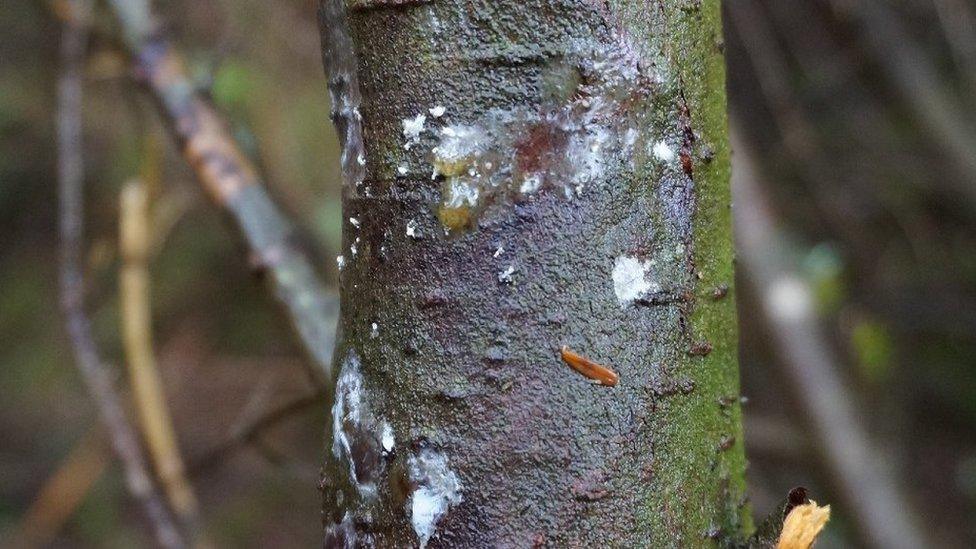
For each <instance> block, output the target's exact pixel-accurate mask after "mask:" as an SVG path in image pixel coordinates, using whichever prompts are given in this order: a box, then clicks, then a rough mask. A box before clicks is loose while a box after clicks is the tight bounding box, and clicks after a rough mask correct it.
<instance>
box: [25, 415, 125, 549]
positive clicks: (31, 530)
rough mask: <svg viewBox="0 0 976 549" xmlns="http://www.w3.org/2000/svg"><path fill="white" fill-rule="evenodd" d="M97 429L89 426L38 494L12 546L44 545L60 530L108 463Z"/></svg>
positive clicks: (101, 438)
mask: <svg viewBox="0 0 976 549" xmlns="http://www.w3.org/2000/svg"><path fill="white" fill-rule="evenodd" d="M103 438H104V437H103V436H102V435H101V433H100V432H99V430H98V429H89V431H88V433H86V434H85V436H83V437H82V439H81V440H80V441H78V443H77V444H75V447H74V448H72V450H71V452H70V453H69V454H68V456H67V457H65V458H64V461H62V462H61V465H59V466H58V469H57V470H56V471H55V472H54V474H52V475H51V476H50V477H49V478H48V479H47V481H46V482H45V483H44V486H42V487H41V489H40V490H39V491H38V493H37V497H35V498H34V501H33V503H31V506H30V508H29V509H28V510H27V512H26V513H24V517H23V519H22V520H21V522H20V525H19V526H18V528H17V533H16V534H15V539H14V540H13V543H11V544H10V546H11V547H43V546H46V545H48V544H49V543H51V540H53V539H54V537H55V536H56V535H57V534H58V532H59V531H61V527H62V526H63V525H64V522H65V521H66V520H68V518H69V517H70V516H71V514H72V513H74V511H75V509H77V508H78V505H79V504H80V503H81V502H82V501H83V500H84V499H85V495H86V494H88V491H89V490H91V487H92V486H94V484H95V482H96V481H98V479H99V478H101V476H102V474H103V473H104V472H105V469H106V467H107V466H108V463H109V455H108V449H107V448H105V441H104V440H103Z"/></svg>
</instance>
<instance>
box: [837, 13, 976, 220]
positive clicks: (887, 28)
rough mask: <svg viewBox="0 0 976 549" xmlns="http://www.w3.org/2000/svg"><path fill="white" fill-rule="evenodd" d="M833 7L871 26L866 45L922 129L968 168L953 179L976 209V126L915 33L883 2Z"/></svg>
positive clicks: (957, 189) (960, 164)
mask: <svg viewBox="0 0 976 549" xmlns="http://www.w3.org/2000/svg"><path fill="white" fill-rule="evenodd" d="M830 3H831V5H832V6H833V7H834V10H835V11H836V12H837V13H838V14H839V15H840V16H842V17H847V18H850V19H852V20H854V21H856V22H857V23H860V24H861V25H862V26H864V27H866V28H868V29H870V31H869V32H864V33H863V36H864V39H865V42H866V44H867V48H868V49H869V51H870V53H871V54H873V56H874V58H875V59H876V60H877V62H878V63H879V64H880V66H881V67H882V68H883V69H884V70H885V72H886V73H887V74H888V76H889V78H890V79H891V83H892V84H893V85H894V89H895V90H896V91H897V92H898V93H899V94H900V95H901V97H902V99H903V100H904V101H905V103H906V105H908V107H910V108H911V109H912V111H913V112H914V114H915V116H916V118H917V119H918V121H919V122H920V123H921V125H922V127H923V129H924V130H925V131H927V132H928V133H929V134H930V135H931V136H933V137H934V138H935V139H936V140H937V141H938V142H939V144H940V146H941V149H942V150H943V151H944V152H945V153H946V155H947V156H949V157H950V158H952V159H953V160H954V161H955V163H956V164H957V165H958V166H959V168H961V169H962V170H965V173H966V175H967V176H968V177H966V178H950V181H949V182H950V183H955V189H956V191H957V192H958V194H959V196H960V197H962V198H964V199H966V201H967V204H968V206H969V207H970V209H973V208H976V186H973V185H971V184H970V183H969V182H970V180H971V179H972V177H973V176H974V175H976V155H974V154H973V151H974V150H976V131H974V130H973V126H972V121H971V120H967V118H966V117H965V116H964V114H965V113H966V112H967V109H966V108H965V106H964V105H963V104H962V103H961V102H960V101H958V98H957V97H956V96H954V94H953V93H951V90H950V86H949V85H948V84H947V83H946V82H945V81H943V79H942V78H941V77H940V76H939V74H938V73H937V72H936V70H935V69H934V68H933V63H932V62H931V61H930V60H928V59H926V58H925V57H924V56H923V55H922V53H921V52H922V51H923V49H922V48H921V47H919V46H918V45H917V44H915V43H914V40H913V39H912V37H911V33H909V32H908V31H906V30H905V28H904V25H903V24H902V22H901V21H900V20H899V19H898V18H897V17H896V16H895V15H894V14H893V13H892V12H891V10H890V8H889V7H888V6H887V5H886V3H884V2H878V1H873V0H872V1H865V0H831V2H830Z"/></svg>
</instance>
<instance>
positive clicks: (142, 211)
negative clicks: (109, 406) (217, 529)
mask: <svg viewBox="0 0 976 549" xmlns="http://www.w3.org/2000/svg"><path fill="white" fill-rule="evenodd" d="M119 212H120V219H119V249H120V252H121V255H122V267H121V272H120V274H119V297H120V301H121V304H122V317H121V323H122V339H123V344H124V348H125V354H126V359H127V360H126V362H127V364H128V367H129V383H130V384H131V386H132V394H133V397H134V401H135V405H136V410H137V411H138V413H139V421H140V424H141V426H142V434H143V437H144V439H145V442H146V447H147V449H148V450H149V455H150V457H151V458H152V461H153V464H154V465H155V466H156V474H157V476H158V478H159V480H160V483H161V484H162V486H163V489H164V490H165V492H166V496H167V498H168V499H169V502H170V506H171V507H172V508H173V510H174V511H175V512H176V515H177V516H178V517H179V518H180V520H181V521H182V522H183V523H184V524H185V525H186V526H188V527H189V528H190V530H191V532H194V533H197V532H199V530H200V520H199V506H198V504H197V499H196V496H195V495H194V494H193V488H192V487H191V486H190V483H189V482H188V481H187V479H186V475H185V474H184V471H183V460H182V459H181V458H180V451H179V448H178V445H177V442H176V433H175V432H174V430H173V421H172V418H171V416H170V413H169V407H168V406H167V405H166V395H165V394H164V392H163V385H162V380H161V379H160V376H159V370H158V369H157V367H156V360H155V357H154V355H153V348H152V326H151V314H150V305H149V265H148V262H149V257H148V256H149V250H150V246H151V244H150V241H151V238H150V223H149V197H148V192H147V190H146V187H145V185H144V184H143V183H142V182H140V181H138V180H135V181H130V182H129V183H127V184H126V185H125V186H124V187H123V188H122V194H121V196H120V200H119ZM195 537H196V536H195Z"/></svg>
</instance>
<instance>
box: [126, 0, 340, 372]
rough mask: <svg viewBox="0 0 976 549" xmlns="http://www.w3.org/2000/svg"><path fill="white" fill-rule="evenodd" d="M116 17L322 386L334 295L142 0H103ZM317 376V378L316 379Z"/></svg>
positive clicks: (189, 155)
mask: <svg viewBox="0 0 976 549" xmlns="http://www.w3.org/2000/svg"><path fill="white" fill-rule="evenodd" d="M108 4H109V6H111V8H112V10H113V11H114V13H115V15H116V16H117V17H118V20H119V22H120V23H121V25H122V30H123V33H124V35H125V36H124V38H125V44H126V47H127V48H128V49H129V53H130V54H131V56H132V61H133V63H134V65H135V70H136V73H137V75H138V77H139V78H140V79H141V80H142V81H144V82H145V84H146V86H147V88H148V90H149V92H150V93H151V94H152V96H153V98H154V99H155V100H156V103H157V104H158V106H159V108H160V111H161V113H162V115H163V117H164V118H165V119H166V121H167V122H168V125H169V127H170V129H171V130H172V132H173V134H174V135H175V137H176V140H177V142H178V143H179V145H180V147H181V148H182V150H183V155H184V156H185V157H186V160H187V162H189V164H190V166H191V167H192V168H193V169H194V171H195V172H196V174H197V177H198V178H199V180H200V182H201V183H202V184H203V186H204V188H205V189H206V190H207V192H208V193H209V194H210V196H211V198H212V199H213V200H214V201H215V202H216V203H217V204H218V205H220V206H221V207H223V208H224V209H226V210H227V211H228V212H229V213H230V215H231V216H232V217H233V219H234V221H235V223H236V224H237V227H238V229H239V230H240V231H241V233H242V235H243V237H244V239H245V241H246V242H247V245H248V246H249V248H250V251H251V258H252V261H253V263H254V264H255V266H256V267H259V268H261V269H264V270H265V271H266V272H267V273H268V275H269V279H270V284H271V286H272V288H273V290H274V293H275V295H276V296H277V298H278V300H279V301H280V302H281V303H282V304H283V305H284V307H285V309H286V310H287V312H288V314H289V316H290V318H291V320H292V321H293V323H294V325H295V328H296V329H297V331H298V334H299V336H300V338H301V340H302V343H303V344H304V346H305V349H306V350H307V351H308V353H309V354H310V355H311V358H312V359H313V360H314V361H315V363H316V365H317V366H319V367H320V370H314V371H310V375H311V377H312V380H313V383H314V384H315V385H316V386H322V385H323V381H324V380H328V379H330V378H331V358H332V357H331V354H332V348H333V345H334V342H335V333H334V331H335V319H336V318H337V308H338V306H337V302H336V300H335V298H334V297H332V295H331V294H330V293H329V292H327V291H326V289H325V287H324V286H323V285H322V283H321V281H320V280H319V278H318V275H317V274H316V272H315V269H314V268H313V266H312V263H311V261H310V260H309V258H308V256H307V254H306V253H305V251H304V250H302V249H301V248H300V247H299V246H298V245H297V244H296V243H295V241H294V240H295V239H294V237H293V232H294V227H293V226H292V224H291V222H290V221H289V220H288V219H287V218H286V217H285V216H284V215H283V214H282V213H281V212H280V211H279V209H278V207H277V206H276V205H275V203H274V202H273V201H272V200H271V198H270V197H269V196H268V193H267V191H266V190H265V186H264V184H263V182H262V181H261V178H260V177H259V176H258V174H257V171H256V170H255V168H254V166H253V165H252V164H251V162H250V161H249V160H248V159H247V157H245V155H244V154H243V153H242V152H241V151H240V149H239V147H238V146H237V145H236V143H235V142H234V139H233V137H232V136H231V135H230V133H229V132H228V131H227V129H226V127H225V124H224V123H223V121H222V120H221V119H220V116H219V115H218V113H217V112H216V110H214V108H213V107H212V106H211V105H210V104H209V103H208V102H207V101H205V100H204V99H203V98H202V97H201V96H200V95H199V94H198V93H196V92H195V91H194V87H193V84H192V82H190V80H189V78H188V77H187V76H186V71H185V69H184V67H183V63H182V60H181V59H180V57H179V55H177V53H176V51H175V50H174V48H173V47H172V45H171V44H170V42H169V40H168V39H167V38H166V37H165V36H164V35H163V34H162V32H161V31H160V27H159V25H158V24H157V22H156V20H155V19H154V17H153V14H152V11H151V6H150V5H149V2H148V1H147V0H110V1H109V2H108ZM323 377H324V379H323Z"/></svg>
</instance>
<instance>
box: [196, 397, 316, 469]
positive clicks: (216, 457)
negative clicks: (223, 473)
mask: <svg viewBox="0 0 976 549" xmlns="http://www.w3.org/2000/svg"><path fill="white" fill-rule="evenodd" d="M324 398H325V392H324V391H316V392H314V393H312V394H309V395H306V396H301V397H298V398H295V399H294V400H291V401H289V402H286V403H285V404H282V405H281V406H279V407H278V408H274V409H272V410H270V411H268V412H266V413H265V414H264V415H261V416H259V417H257V418H255V419H254V420H252V421H250V422H249V423H246V424H244V425H241V426H240V427H238V428H237V429H235V430H234V431H233V432H232V433H231V434H230V436H229V437H227V439H226V440H224V441H223V442H221V443H220V444H218V445H217V447H216V448H214V449H213V450H210V451H209V452H207V454H205V455H203V456H201V457H200V458H199V459H197V460H195V461H194V462H192V463H191V464H190V474H192V475H197V474H200V473H201V472H203V471H206V470H208V469H210V468H212V467H214V466H216V465H218V464H220V463H223V462H225V461H226V460H227V459H228V458H229V457H230V456H232V455H233V454H234V453H236V452H237V451H238V450H240V449H241V448H243V447H245V446H246V445H247V444H249V443H251V442H252V441H254V440H255V439H257V438H258V437H259V436H260V435H261V434H262V433H264V432H265V431H267V430H268V429H270V428H272V427H274V426H276V425H278V424H279V423H281V422H282V421H284V420H286V419H288V418H290V417H292V416H294V415H295V414H297V413H299V412H301V411H303V410H305V409H307V408H309V407H311V406H314V405H316V404H323V403H324Z"/></svg>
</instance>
